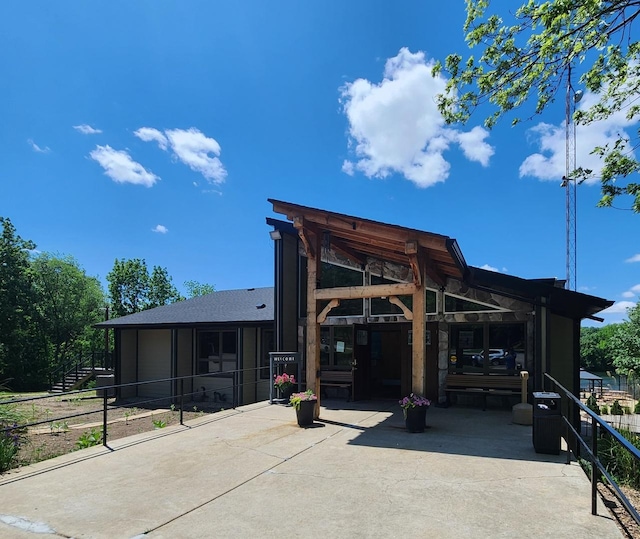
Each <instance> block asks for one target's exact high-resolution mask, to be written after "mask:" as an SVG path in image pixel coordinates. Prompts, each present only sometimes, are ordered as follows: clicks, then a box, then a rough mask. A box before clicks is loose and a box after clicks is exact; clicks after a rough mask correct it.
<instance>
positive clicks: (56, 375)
mask: <svg viewBox="0 0 640 539" xmlns="http://www.w3.org/2000/svg"><path fill="white" fill-rule="evenodd" d="M96 358H98V362H96ZM110 363H111V352H90V353H88V354H87V355H85V356H82V355H81V354H78V358H77V359H76V360H75V361H73V360H71V361H65V362H64V363H63V364H62V365H60V366H59V367H58V368H57V369H54V370H52V371H51V372H49V387H50V388H51V387H53V384H54V383H55V382H56V381H57V380H58V379H62V390H63V391H65V389H66V388H65V383H66V378H67V376H68V375H70V374H72V373H74V374H76V376H77V374H78V372H79V371H80V369H82V368H84V367H88V366H90V367H91V370H92V371H95V370H96V369H97V368H103V369H107V368H110Z"/></svg>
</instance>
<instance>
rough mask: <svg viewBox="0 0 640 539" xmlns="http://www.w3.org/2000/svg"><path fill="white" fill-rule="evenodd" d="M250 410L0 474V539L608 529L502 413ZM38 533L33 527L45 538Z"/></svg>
mask: <svg viewBox="0 0 640 539" xmlns="http://www.w3.org/2000/svg"><path fill="white" fill-rule="evenodd" d="M427 424H428V428H427V430H426V431H425V432H424V433H422V434H410V433H408V432H406V431H405V430H404V423H403V419H402V413H401V410H400V408H399V406H398V405H397V402H396V401H384V402H355V403H345V402H344V401H340V400H326V401H323V407H322V410H321V420H319V421H317V422H316V423H315V424H314V425H313V427H310V428H305V429H302V428H300V427H298V426H297V424H296V421H295V412H294V410H293V409H292V408H290V407H288V406H283V405H269V404H268V403H257V404H254V405H250V406H245V407H242V408H238V409H236V410H229V411H225V412H220V413H218V414H215V415H212V416H205V417H203V418H201V419H199V420H197V421H194V422H191V423H190V424H189V425H186V426H184V427H168V428H166V429H162V430H159V431H155V432H153V433H147V434H141V435H138V436H133V437H130V438H125V439H122V440H115V441H113V442H110V449H107V448H103V447H93V448H90V449H85V450H82V451H78V452H75V453H72V454H70V455H65V456H62V457H58V458H56V459H53V460H50V461H46V462H42V463H39V464H37V465H34V466H29V467H26V468H23V469H21V470H18V471H15V472H11V473H9V474H5V475H3V476H1V477H0V537H3V538H5V537H7V538H11V537H16V538H34V537H42V535H41V534H42V533H46V534H49V535H48V536H49V537H75V538H80V537H92V538H102V537H104V538H121V537H122V538H127V539H128V538H133V537H149V538H154V539H158V538H190V537H193V538H196V537H197V538H202V537H234V538H235V537H261V538H262V537H264V538H271V537H274V538H275V537H286V536H306V537H330V538H341V537H344V538H360V537H367V538H368V537H405V538H411V537H434V538H460V537H474V538H478V537H481V538H484V537H491V538H496V537H521V538H524V537H531V538H537V539H539V538H544V537H550V538H571V539H574V538H576V537H580V538H590V537H593V538H599V539H603V538H620V537H622V535H621V533H620V532H619V531H618V529H617V527H616V525H615V522H614V521H613V520H612V518H611V516H610V514H609V513H608V511H607V509H606V508H605V507H604V506H602V504H600V507H599V510H598V513H599V514H598V515H597V516H593V515H591V512H590V507H591V503H590V486H589V481H588V479H587V477H586V476H585V475H584V473H583V472H582V470H581V469H580V467H579V466H578V465H577V464H575V463H572V464H570V465H566V464H564V461H565V455H564V454H561V455H559V456H554V455H541V454H537V453H535V451H534V449H533V445H532V441H531V427H525V426H521V425H516V424H512V423H511V413H510V412H509V411H506V410H488V411H484V412H483V411H482V410H479V409H474V408H463V407H452V408H447V409H442V408H435V407H431V409H430V410H429V412H428V414H427ZM46 536H47V535H45V537H46Z"/></svg>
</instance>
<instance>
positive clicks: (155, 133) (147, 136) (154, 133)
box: [133, 127, 169, 150]
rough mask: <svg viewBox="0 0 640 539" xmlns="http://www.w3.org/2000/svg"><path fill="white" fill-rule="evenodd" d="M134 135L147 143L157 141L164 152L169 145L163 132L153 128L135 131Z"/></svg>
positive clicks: (142, 128)
mask: <svg viewBox="0 0 640 539" xmlns="http://www.w3.org/2000/svg"><path fill="white" fill-rule="evenodd" d="M133 134H134V135H135V136H136V137H138V138H139V139H140V140H144V141H145V142H151V141H153V140H155V141H156V142H157V143H158V146H160V149H162V150H166V149H167V146H168V144H169V141H168V140H167V137H165V136H164V135H163V134H162V131H159V130H157V129H154V128H153V127H141V128H140V129H138V130H137V131H134V132H133Z"/></svg>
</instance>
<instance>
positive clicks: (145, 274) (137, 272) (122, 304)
mask: <svg viewBox="0 0 640 539" xmlns="http://www.w3.org/2000/svg"><path fill="white" fill-rule="evenodd" d="M107 281H108V282H109V299H110V301H111V308H112V311H113V314H114V316H116V317H118V316H125V315H127V314H133V313H137V312H140V311H143V310H144V309H146V308H147V294H148V291H149V271H148V270H147V263H146V262H145V261H144V260H143V259H140V258H134V259H132V260H125V259H124V258H123V259H122V260H118V259H117V258H116V260H115V262H114V264H113V269H112V270H111V271H110V272H109V273H108V274H107Z"/></svg>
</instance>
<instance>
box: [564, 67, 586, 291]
mask: <svg viewBox="0 0 640 539" xmlns="http://www.w3.org/2000/svg"><path fill="white" fill-rule="evenodd" d="M581 98H582V91H578V92H575V91H574V89H573V86H572V85H571V65H569V67H568V70H567V95H566V100H565V127H566V139H565V148H566V159H565V166H566V168H565V175H564V177H563V178H562V184H561V185H562V187H564V188H565V194H566V200H565V206H566V208H565V209H566V245H567V263H566V270H567V279H566V282H565V288H566V289H567V290H576V243H577V232H576V193H577V183H578V182H577V180H576V178H572V177H571V176H572V175H573V172H574V171H575V169H576V124H575V123H574V121H573V113H574V111H575V106H576V103H577V102H578V101H580V99H581Z"/></svg>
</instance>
